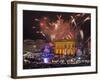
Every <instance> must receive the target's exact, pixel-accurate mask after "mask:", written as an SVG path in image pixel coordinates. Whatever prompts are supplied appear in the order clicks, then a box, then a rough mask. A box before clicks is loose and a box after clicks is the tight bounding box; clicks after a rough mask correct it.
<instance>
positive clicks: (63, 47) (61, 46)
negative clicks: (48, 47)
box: [54, 40, 76, 56]
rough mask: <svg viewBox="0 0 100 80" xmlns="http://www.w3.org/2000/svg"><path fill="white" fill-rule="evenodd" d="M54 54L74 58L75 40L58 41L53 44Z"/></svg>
mask: <svg viewBox="0 0 100 80" xmlns="http://www.w3.org/2000/svg"><path fill="white" fill-rule="evenodd" d="M54 45H55V48H54V51H55V54H58V55H67V56H74V55H75V52H76V47H75V46H76V42H75V40H59V41H55V42H54Z"/></svg>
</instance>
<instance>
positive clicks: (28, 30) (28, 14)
mask: <svg viewBox="0 0 100 80" xmlns="http://www.w3.org/2000/svg"><path fill="white" fill-rule="evenodd" d="M76 14H79V13H66V12H46V11H30V10H23V39H24V40H25V39H32V40H36V39H45V38H44V37H43V36H42V35H41V34H37V33H36V31H40V25H39V21H36V20H35V19H39V20H41V19H42V18H43V17H45V16H46V17H48V18H49V20H50V22H55V21H56V20H57V17H56V15H62V18H63V19H64V21H70V16H74V15H76ZM87 15H90V14H87ZM87 15H86V16H87ZM66 16H67V17H66ZM80 20H81V18H80V19H78V20H77V21H76V22H79V21H80ZM90 23H91V22H90V21H87V22H85V23H84V24H82V25H81V29H82V30H83V31H84V35H85V39H84V40H86V39H87V38H88V37H89V36H90V30H91V29H90V28H91V27H90V26H91V25H90ZM32 27H36V28H34V29H33V28H32Z"/></svg>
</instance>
